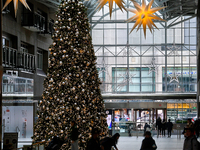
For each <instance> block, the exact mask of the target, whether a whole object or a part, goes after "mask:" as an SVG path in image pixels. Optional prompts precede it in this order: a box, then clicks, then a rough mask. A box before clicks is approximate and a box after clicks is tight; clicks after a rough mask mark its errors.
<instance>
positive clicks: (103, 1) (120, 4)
mask: <svg viewBox="0 0 200 150" xmlns="http://www.w3.org/2000/svg"><path fill="white" fill-rule="evenodd" d="M113 1H115V3H116V4H117V5H118V7H119V8H120V9H121V11H122V12H123V10H122V9H124V10H125V11H126V8H125V7H124V5H123V3H124V4H125V2H124V1H123V0H98V3H99V5H98V6H97V8H96V9H99V10H101V8H102V7H103V6H104V5H105V4H106V3H107V2H108V3H109V10H110V18H111V16H112V8H113Z"/></svg>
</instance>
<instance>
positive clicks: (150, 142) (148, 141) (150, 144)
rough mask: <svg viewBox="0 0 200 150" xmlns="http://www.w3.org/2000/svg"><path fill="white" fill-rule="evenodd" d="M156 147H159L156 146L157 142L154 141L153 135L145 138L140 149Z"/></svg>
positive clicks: (145, 149)
mask: <svg viewBox="0 0 200 150" xmlns="http://www.w3.org/2000/svg"><path fill="white" fill-rule="evenodd" d="M153 146H154V147H153ZM155 149H157V146H156V142H155V141H154V139H153V138H152V137H150V138H145V139H144V140H143V141H142V146H141V149H140V150H155Z"/></svg>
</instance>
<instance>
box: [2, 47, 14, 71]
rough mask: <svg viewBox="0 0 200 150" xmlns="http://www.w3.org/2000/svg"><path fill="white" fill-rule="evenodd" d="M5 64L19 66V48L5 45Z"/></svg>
mask: <svg viewBox="0 0 200 150" xmlns="http://www.w3.org/2000/svg"><path fill="white" fill-rule="evenodd" d="M3 64H4V65H5V66H7V67H8V66H9V67H10V66H13V67H17V50H16V49H13V48H10V47H7V46H3Z"/></svg>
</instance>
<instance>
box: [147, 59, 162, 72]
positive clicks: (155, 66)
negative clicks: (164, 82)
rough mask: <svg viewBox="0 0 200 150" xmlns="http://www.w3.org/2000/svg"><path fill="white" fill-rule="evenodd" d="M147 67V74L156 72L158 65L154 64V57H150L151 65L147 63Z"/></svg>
mask: <svg viewBox="0 0 200 150" xmlns="http://www.w3.org/2000/svg"><path fill="white" fill-rule="evenodd" d="M147 67H148V68H149V73H148V75H149V74H150V73H152V72H155V73H157V71H158V67H159V65H156V64H155V58H152V60H151V65H148V66H147Z"/></svg>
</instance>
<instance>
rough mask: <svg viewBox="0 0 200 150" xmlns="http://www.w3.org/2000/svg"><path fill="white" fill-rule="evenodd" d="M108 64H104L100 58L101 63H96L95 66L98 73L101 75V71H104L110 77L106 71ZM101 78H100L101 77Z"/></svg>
mask: <svg viewBox="0 0 200 150" xmlns="http://www.w3.org/2000/svg"><path fill="white" fill-rule="evenodd" d="M109 66H110V65H108V64H106V63H105V60H104V59H103V60H102V63H101V64H99V65H97V68H99V72H98V73H99V75H101V74H102V73H105V74H107V75H108V76H109V77H110V75H109V73H108V71H107V70H108V67H109ZM101 80H102V79H101Z"/></svg>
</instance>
